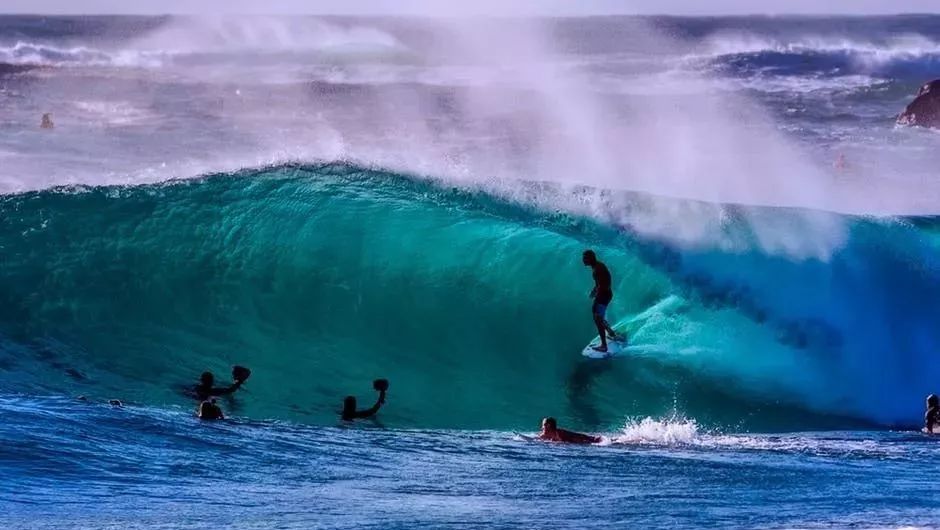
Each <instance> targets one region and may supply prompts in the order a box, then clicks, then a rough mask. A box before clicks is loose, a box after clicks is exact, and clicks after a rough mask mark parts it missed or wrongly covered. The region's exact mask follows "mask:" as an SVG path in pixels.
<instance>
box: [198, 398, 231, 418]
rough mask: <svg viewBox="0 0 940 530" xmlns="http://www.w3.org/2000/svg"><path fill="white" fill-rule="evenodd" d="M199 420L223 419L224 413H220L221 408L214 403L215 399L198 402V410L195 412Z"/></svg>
mask: <svg viewBox="0 0 940 530" xmlns="http://www.w3.org/2000/svg"><path fill="white" fill-rule="evenodd" d="M197 415H198V416H199V419H200V420H224V419H225V414H222V409H221V408H220V407H219V406H218V405H216V404H215V399H207V400H205V401H203V402H202V403H200V404H199V412H198V413H197Z"/></svg>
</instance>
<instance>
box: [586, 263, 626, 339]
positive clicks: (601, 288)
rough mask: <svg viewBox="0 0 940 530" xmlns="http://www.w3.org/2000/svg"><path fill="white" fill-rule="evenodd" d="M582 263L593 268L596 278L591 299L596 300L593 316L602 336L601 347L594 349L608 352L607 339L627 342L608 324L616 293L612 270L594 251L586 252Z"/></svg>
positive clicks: (592, 309) (592, 310)
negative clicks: (611, 304) (608, 309)
mask: <svg viewBox="0 0 940 530" xmlns="http://www.w3.org/2000/svg"><path fill="white" fill-rule="evenodd" d="M581 261H582V262H583V263H584V265H585V266H588V267H590V268H591V270H592V273H593V276H594V288H593V289H591V295H590V296H591V298H592V299H593V300H594V301H593V303H592V304H591V314H592V315H593V316H594V324H595V325H596V326H597V333H598V335H599V336H600V339H601V343H600V345H599V346H592V348H593V349H594V350H596V351H599V352H607V339H608V338H610V340H615V341H623V340H626V338H625V337H621V336H620V335H618V334H617V332H616V331H614V329H613V328H611V327H610V324H608V323H607V307H608V306H609V305H610V302H611V301H612V300H613V299H614V291H613V289H612V288H611V283H612V280H611V277H610V270H609V269H608V268H607V265H604V263H603V262H601V261H600V260H598V259H597V254H595V253H594V251H593V250H585V251H584V253H583V254H582V255H581Z"/></svg>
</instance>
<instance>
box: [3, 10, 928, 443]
mask: <svg viewBox="0 0 940 530" xmlns="http://www.w3.org/2000/svg"><path fill="white" fill-rule="evenodd" d="M936 20H937V19H936V18H931V17H925V18H914V17H896V18H887V19H885V18H882V19H835V21H834V20H833V19H776V18H775V19H762V18H748V19H709V20H700V19H643V20H638V19H629V18H612V19H588V20H560V21H553V22H550V23H547V22H544V21H542V22H539V23H535V22H532V21H493V22H492V23H489V24H479V23H478V22H467V21H445V22H429V21H402V20H378V19H369V20H361V19H357V20H353V19H337V18H333V19H307V18H297V19H291V20H285V19H264V18H262V19H253V20H244V19H229V18H218V19H209V20H206V19H176V18H157V19H153V18H144V19H128V18H99V19H37V18H5V19H3V21H2V28H0V45H2V49H0V62H2V63H3V65H2V66H0V76H2V77H0V108H2V109H3V110H4V118H3V122H2V126H3V130H4V133H5V134H4V135H3V136H2V137H0V142H2V143H0V163H2V168H3V171H2V175H0V187H2V189H3V190H4V191H5V192H6V193H8V195H7V196H6V197H5V198H4V200H3V209H4V214H5V215H4V219H3V227H2V228H3V233H2V236H0V237H3V241H4V249H5V251H6V253H5V255H6V257H7V259H6V260H5V261H6V271H7V272H8V274H7V279H6V280H5V281H4V285H3V286H2V291H0V293H2V296H3V298H4V310H3V315H4V322H3V326H4V332H3V333H4V345H3V354H4V359H5V360H4V367H5V368H4V378H3V381H4V383H3V384H4V386H5V387H6V388H7V389H9V390H12V391H17V392H20V391H27V392H35V391H43V392H52V393H59V392H69V393H74V392H83V393H92V394H95V395H99V396H101V397H106V396H107V395H110V394H114V393H118V394H120V395H121V396H122V397H125V398H130V399H137V400H140V401H142V402H148V403H154V402H157V403H170V404H173V403H179V402H180V398H178V397H177V396H176V394H175V390H174V389H175V388H176V387H175V385H177V384H182V383H183V382H185V381H186V380H188V379H189V378H190V377H191V376H192V374H194V373H198V372H199V371H201V370H202V369H203V367H206V366H209V367H212V368H214V369H215V370H217V371H224V369H225V366H227V365H228V364H229V363H231V362H247V363H249V364H251V365H252V366H254V367H256V368H258V369H259V372H258V374H269V375H267V376H264V377H261V376H260V375H259V376H256V377H257V379H256V380H255V381H253V382H254V384H253V389H252V392H253V393H256V394H258V395H257V396H253V399H251V400H245V401H246V403H245V404H244V405H243V406H244V407H246V408H245V409H243V410H242V411H241V412H242V413H244V414H251V415H256V414H257V415H262V416H273V417H291V418H300V419H303V418H309V419H311V420H312V421H315V422H322V421H326V419H327V418H328V417H331V415H332V414H333V410H332V409H333V408H334V401H335V398H336V396H338V395H341V394H344V393H347V392H349V391H350V390H349V389H350V388H351V387H353V386H355V381H360V380H368V379H369V378H371V377H372V375H373V374H374V373H376V372H381V373H382V374H384V375H387V376H389V377H391V378H393V379H394V380H395V381H400V383H399V384H398V385H400V386H398V385H397V386H396V388H397V389H401V390H398V392H399V394H398V395H399V398H398V399H399V400H400V401H399V402H398V404H397V406H396V410H397V412H394V411H390V413H389V414H390V415H389V421H390V422H391V423H393V424H397V425H401V426H410V425H417V424H419V423H421V424H426V425H429V426H447V427H453V426H457V427H468V428H469V427H477V428H479V427H485V426H488V427H493V426H494V423H495V426H497V427H507V428H508V427H519V426H521V425H523V424H528V422H530V421H531V418H530V416H531V412H530V411H531V410H534V409H536V408H538V409H539V410H541V409H543V408H551V409H553V410H555V409H561V410H562V411H563V413H559V415H560V416H562V417H563V418H564V419H566V420H570V421H573V422H576V423H579V424H581V425H589V426H596V425H600V424H605V423H606V424H610V423H615V424H616V423H618V422H619V421H620V419H621V418H622V417H623V416H624V415H626V414H638V415H644V414H649V415H653V416H662V415H670V414H674V413H680V414H686V415H688V416H690V417H694V418H696V419H698V420H699V421H701V422H703V423H705V424H708V425H729V426H731V428H755V427H756V428H770V429H781V428H784V429H785V428H799V427H805V428H808V427H813V426H854V425H858V424H859V423H858V422H860V421H861V422H869V421H873V422H879V423H888V424H892V423H897V422H900V423H911V422H914V421H916V418H917V415H918V410H919V407H920V400H921V398H922V394H924V393H925V392H926V391H929V389H928V388H927V387H928V386H929V384H930V382H931V381H934V380H936V375H937V374H936V372H935V371H934V370H932V364H931V363H930V362H929V359H930V355H931V354H932V352H933V351H935V347H934V346H935V344H936V336H935V333H934V332H933V331H932V329H931V325H932V322H933V321H935V318H934V313H935V312H934V311H933V310H932V309H931V307H930V303H929V300H930V299H931V298H932V296H930V295H931V293H933V292H934V290H935V287H934V285H936V282H935V281H934V280H935V278H936V271H937V269H936V268H935V259H936V258H935V237H934V235H933V227H932V225H933V222H932V220H930V219H910V218H908V219H893V220H892V219H880V220H879V219H866V218H859V217H845V216H840V215H835V214H827V213H820V210H827V211H844V212H853V213H856V214H863V215H864V214H872V213H875V214H885V213H891V214H897V213H914V212H916V213H933V212H935V211H936V209H937V205H938V204H940V201H938V197H937V191H936V190H937V187H936V185H934V184H933V183H932V181H931V180H930V177H931V176H932V173H931V168H932V167H935V162H936V154H935V152H936V150H935V149H933V148H932V146H933V142H934V141H935V137H934V136H933V135H932V133H930V132H925V131H912V130H897V129H895V128H894V127H893V119H892V116H893V115H894V114H895V113H896V112H897V111H898V110H899V109H900V108H902V107H903V104H904V102H905V101H906V100H907V98H909V96H910V94H913V93H914V92H915V91H916V87H917V86H918V85H920V84H921V83H922V82H923V81H924V76H926V75H928V74H929V73H930V72H931V71H932V70H933V68H934V67H935V65H936V61H937V58H938V54H937V44H936V43H937V42H938V39H940V36H938V35H937V31H936V30H935V29H934V28H935V27H936V24H934V22H936ZM442 35H443V36H446V38H442ZM442 43H443V44H442ZM432 44H433V45H432ZM42 112H53V115H54V119H55V121H56V123H57V127H56V130H55V131H54V132H52V133H50V132H48V131H40V130H38V128H37V127H35V125H36V124H38V118H39V115H40V114H41V113H42ZM839 154H844V155H846V158H847V160H848V164H849V169H848V170H844V171H836V170H834V169H833V168H832V162H833V160H834V159H835V158H836V157H837V156H838V155H839ZM291 161H301V162H304V163H306V164H299V165H295V164H286V163H287V162H291ZM317 161H320V162H317ZM322 161H326V162H333V161H342V163H340V164H323V163H322ZM245 168H262V169H245ZM379 168H384V169H379ZM210 173H222V174H218V175H215V176H212V177H210V178H199V179H196V180H193V181H172V182H170V183H167V184H161V185H145V184H148V183H154V182H161V181H164V180H166V179H168V178H175V179H178V178H182V179H186V178H189V177H201V176H202V175H206V174H210ZM62 185H67V186H69V187H67V188H58V189H55V190H50V188H54V187H56V186H62ZM98 185H107V186H109V187H104V188H99V187H94V186H98ZM89 186H92V187H89ZM455 186H456V188H455ZM634 191H639V192H643V193H641V194H636V193H632V192H634ZM648 193H654V194H656V196H651V195H648ZM657 196H659V197H673V199H665V198H657ZM688 199H693V200H688ZM694 199H703V200H705V201H708V202H700V201H697V200H694ZM731 203H734V204H737V206H735V205H729V204H731ZM746 205H753V206H746ZM756 205H776V206H788V207H792V206H796V207H807V208H811V209H812V210H805V209H771V208H760V207H757V206H756ZM288 227H290V228H288ZM587 245H591V246H599V247H600V248H601V249H602V251H603V253H604V254H605V255H607V256H609V258H608V259H609V260H610V262H611V263H612V265H614V266H615V267H616V268H617V270H618V271H619V272H618V277H619V278H620V285H619V286H618V300H619V302H618V307H616V310H617V313H618V314H620V315H625V318H627V319H628V320H630V322H629V323H628V325H630V326H633V328H634V330H635V331H636V332H637V334H638V348H639V350H638V353H637V355H636V356H635V358H634V359H632V360H631V362H630V363H620V364H614V363H611V364H610V365H609V366H608V365H604V366H601V367H597V366H593V365H585V364H580V363H579V359H577V358H576V356H574V355H573V353H574V352H576V351H577V350H578V349H580V347H581V346H582V344H583V342H585V340H586V339H587V338H588V337H589V336H590V329H589V328H590V326H589V323H587V324H585V323H584V322H581V320H583V319H578V318H577V317H576V315H577V314H578V313H577V310H576V309H574V308H578V307H581V306H583V305H584V293H583V292H582V291H583V288H582V285H581V283H583V282H581V283H579V281H578V279H583V276H584V275H585V272H584V270H583V269H582V268H581V267H580V266H579V265H578V263H577V260H576V256H577V254H578V252H579V251H580V249H581V248H583V247H584V246H587ZM573 256H574V258H573ZM105 293H108V294H107V295H105ZM481 328H482V329H487V330H490V331H491V332H492V333H486V334H482V335H481V334H480V329H481ZM912 377H913V378H914V379H911V378H912ZM266 378H268V379H266ZM168 381H172V383H173V385H174V388H167V382H168ZM860 388H863V389H864V391H862V392H859V389H860ZM460 389H463V392H462V393H460V395H466V396H467V397H466V399H463V398H461V399H459V400H457V402H456V403H454V402H452V399H451V398H452V396H453V394H454V391H455V390H458V391H459V390H460ZM481 408H483V409H486V410H499V411H501V412H499V413H498V414H494V415H492V416H487V417H486V418H482V417H480V416H479V410H480V409H481ZM390 410H391V409H390ZM742 418H743V419H742ZM484 421H486V422H487V424H486V425H484V424H483V423H482V422H484Z"/></svg>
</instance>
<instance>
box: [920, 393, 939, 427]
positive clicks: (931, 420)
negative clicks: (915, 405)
mask: <svg viewBox="0 0 940 530" xmlns="http://www.w3.org/2000/svg"><path fill="white" fill-rule="evenodd" d="M924 432H926V433H928V434H934V433H937V434H940V398H937V396H936V394H930V395H929V396H927V412H925V413H924Z"/></svg>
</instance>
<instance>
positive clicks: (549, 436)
mask: <svg viewBox="0 0 940 530" xmlns="http://www.w3.org/2000/svg"><path fill="white" fill-rule="evenodd" d="M539 439H541V440H545V441H547V442H562V443H569V444H596V443H599V442H600V441H601V438H600V437H599V436H591V435H589V434H581V433H579V432H572V431H566V430H564V429H559V428H558V422H557V421H555V418H551V417H549V418H545V419H543V420H542V432H540V433H539Z"/></svg>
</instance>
